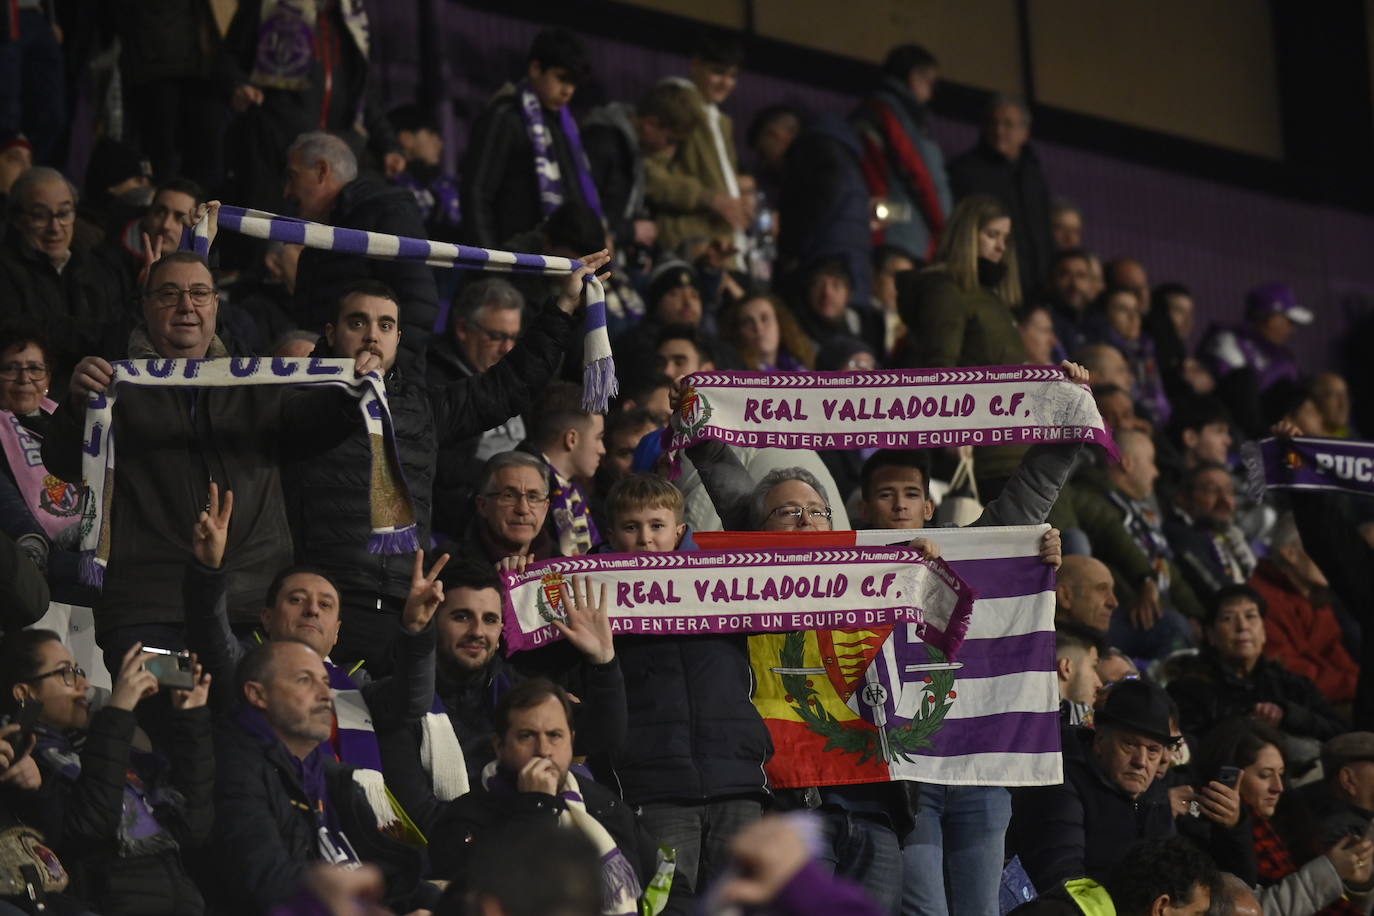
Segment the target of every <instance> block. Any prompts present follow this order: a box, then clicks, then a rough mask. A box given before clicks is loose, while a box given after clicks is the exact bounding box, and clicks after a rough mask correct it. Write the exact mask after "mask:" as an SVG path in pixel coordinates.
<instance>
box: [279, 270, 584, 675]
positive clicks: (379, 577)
mask: <svg viewBox="0 0 1374 916" xmlns="http://www.w3.org/2000/svg"><path fill="white" fill-rule="evenodd" d="M607 260H609V256H608V255H607V254H606V253H605V252H604V251H603V252H599V253H597V254H595V255H591V256H589V257H587V258H585V259H584V265H585V266H583V267H582V268H581V269H579V270H578V271H576V272H574V273H573V274H572V275H571V276H570V277H569V278H568V280H567V282H566V283H565V284H564V287H563V292H562V294H561V295H560V296H559V297H558V299H557V300H555V303H554V304H552V305H548V306H546V307H545V308H544V310H543V311H542V312H541V314H540V315H539V316H538V318H536V320H535V321H534V323H533V325H532V327H531V328H530V331H529V333H528V334H526V336H525V338H524V340H522V341H521V342H520V344H519V345H518V346H517V347H516V348H515V349H513V350H511V352H510V353H508V354H507V355H506V357H505V358H504V359H502V360H501V361H500V362H498V363H497V364H496V365H495V366H493V367H492V369H491V371H489V372H484V373H482V374H481V375H477V376H473V377H472V378H464V379H459V380H458V381H455V382H451V383H449V384H448V385H444V386H441V387H434V388H428V387H425V386H424V385H423V384H421V383H420V381H419V380H418V379H416V380H415V381H412V380H411V379H410V378H408V377H407V373H406V372H405V367H404V366H402V365H401V364H400V363H399V362H398V361H397V358H396V357H397V349H398V346H399V344H400V342H401V341H402V340H403V339H404V335H402V334H401V328H400V316H401V315H403V314H405V312H404V310H403V309H401V307H400V306H399V305H398V300H397V297H396V295H395V294H394V293H393V292H391V291H390V290H388V289H387V288H386V287H385V286H383V285H381V284H379V283H377V282H375V281H372V282H364V283H359V284H356V285H355V286H353V287H351V288H349V289H347V290H345V292H344V294H343V295H342V296H341V297H340V298H339V299H338V300H337V301H336V302H335V305H334V312H333V313H332V314H331V316H330V319H331V320H330V323H329V324H327V325H326V327H325V341H324V342H323V343H322V345H321V348H320V349H319V350H317V353H318V355H335V356H337V355H341V354H342V355H349V356H354V357H357V356H359V355H361V354H372V355H374V356H375V357H376V358H378V359H379V360H380V362H381V367H382V372H383V373H384V374H385V379H386V387H387V397H388V401H389V403H390V407H391V420H392V426H393V429H394V430H395V435H396V448H397V451H398V453H399V458H400V464H401V473H402V475H403V477H404V479H405V482H406V485H407V487H408V488H409V490H410V496H411V501H412V504H413V505H414V509H415V521H416V534H417V539H418V542H419V543H420V544H428V543H429V536H430V505H431V492H432V488H433V482H434V474H435V455H436V453H437V452H438V450H439V448H440V447H441V446H444V445H447V444H449V443H452V442H456V441H460V440H462V439H465V438H467V437H469V436H473V435H476V434H477V433H480V432H482V431H483V430H486V429H489V428H491V427H493V426H496V425H498V424H500V423H504V422H506V421H507V420H509V419H510V418H511V417H512V416H514V415H516V414H518V413H520V412H521V411H523V410H525V409H527V408H528V407H529V405H530V403H531V402H532V400H533V399H534V397H535V396H536V395H537V394H538V392H539V391H540V390H541V389H542V388H543V386H544V383H545V382H546V381H547V380H548V378H549V377H550V376H551V375H552V374H553V373H554V371H555V370H556V368H557V365H558V359H559V355H560V354H561V353H562V351H563V348H564V343H565V341H566V340H567V338H568V337H569V336H570V335H571V333H572V328H573V325H574V320H573V317H572V314H573V312H574V311H575V310H576V309H577V307H578V302H579V300H580V299H581V296H582V280H583V277H585V276H586V275H587V274H589V273H591V272H592V271H594V270H596V269H597V268H599V267H601V266H602V265H604V264H605V263H606V262H607ZM303 265H304V255H302V266H303ZM407 333H409V332H408V331H407ZM325 344H327V350H326V349H325ZM371 454H372V444H371V441H370V439H369V437H368V435H367V433H366V432H365V431H364V430H363V429H362V428H361V427H358V428H356V429H355V431H354V433H353V435H352V436H350V437H349V438H348V439H347V440H345V441H344V442H342V443H341V444H339V445H338V446H336V447H335V448H333V449H331V450H329V451H328V452H326V453H324V454H323V455H322V456H321V457H319V458H318V459H314V460H310V461H302V462H296V463H294V464H292V465H291V466H289V467H288V468H286V469H285V472H284V477H283V484H284V489H285V492H286V502H287V513H288V515H289V516H290V518H291V520H292V526H291V528H292V533H293V535H294V537H295V541H296V559H297V561H298V562H302V563H309V564H311V565H313V566H318V567H320V568H321V569H323V570H325V571H326V572H328V573H329V574H330V575H331V576H332V577H333V579H334V580H335V581H336V582H338V584H339V588H340V598H341V599H342V601H343V609H344V610H343V630H342V632H341V633H340V634H339V644H338V647H337V648H336V650H335V661H337V662H339V663H340V664H345V665H347V664H351V663H352V662H356V661H358V660H361V659H367V660H368V662H369V667H370V668H371V669H372V672H373V674H376V675H380V674H385V673H386V671H387V667H388V664H387V660H388V658H389V653H388V651H387V650H388V646H389V644H390V641H391V638H392V634H393V633H394V631H395V628H396V617H397V615H398V613H399V612H400V609H401V606H402V605H403V604H404V602H405V597H406V594H407V589H408V588H409V583H410V569H411V567H412V566H413V565H414V554H413V553H403V554H377V553H369V552H368V550H367V532H368V531H369V530H370V528H371V514H372V508H371V483H372V478H371V471H370V467H371V458H370V456H371Z"/></svg>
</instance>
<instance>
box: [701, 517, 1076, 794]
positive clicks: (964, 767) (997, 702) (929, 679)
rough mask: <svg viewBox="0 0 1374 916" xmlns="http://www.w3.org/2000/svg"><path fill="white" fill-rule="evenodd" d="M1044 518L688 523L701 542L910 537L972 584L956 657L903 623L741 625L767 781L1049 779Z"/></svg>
mask: <svg viewBox="0 0 1374 916" xmlns="http://www.w3.org/2000/svg"><path fill="white" fill-rule="evenodd" d="M1048 528H1049V526H1048V525H1025V526H1012V527H1006V528H994V527H989V528H927V529H921V530H908V531H883V530H874V531H827V532H795V531H790V532H776V531H763V532H735V531H711V532H700V533H698V534H697V535H696V537H697V539H698V543H700V544H701V546H702V547H705V548H708V549H719V548H726V549H732V550H759V549H766V548H778V549H781V548H791V549H798V548H801V547H807V548H813V549H814V548H818V547H837V546H841V545H849V546H857V547H861V548H862V547H863V546H864V545H881V544H891V543H893V542H894V541H895V542H901V543H905V542H906V541H907V540H909V539H910V538H913V537H917V536H919V537H924V538H929V539H930V540H933V541H935V542H936V543H938V544H939V545H940V551H941V556H942V558H943V560H944V561H945V562H947V563H948V564H949V567H950V568H951V569H952V570H953V571H954V572H955V573H956V574H957V575H959V576H960V577H961V578H963V579H964V580H965V581H966V582H968V584H969V587H970V588H971V589H972V590H973V591H974V592H975V593H976V595H977V600H976V601H975V602H974V604H973V612H972V615H971V617H970V622H969V626H968V632H967V634H966V635H965V638H964V641H963V644H962V645H961V646H960V648H959V654H958V658H957V660H956V659H952V658H951V657H950V655H949V653H948V652H946V651H944V649H943V648H942V647H941V646H940V645H939V644H938V643H935V642H933V641H932V640H931V639H930V638H929V636H928V634H923V633H920V632H918V630H917V628H916V627H914V626H912V625H911V624H910V623H898V624H897V625H895V626H879V625H866V624H865V625H861V626H858V627H851V628H847V629H844V630H835V631H830V632H826V631H815V632H804V633H786V634H773V633H767V634H762V635H757V636H751V637H749V660H750V665H751V666H752V668H753V671H754V683H755V684H756V685H757V686H756V687H755V690H754V697H753V700H754V706H755V708H756V709H758V711H759V715H760V716H762V717H763V721H764V724H766V725H767V726H768V731H769V734H770V735H771V736H772V738H773V748H774V752H773V756H772V758H771V759H770V760H769V761H768V765H767V770H768V782H769V784H770V785H771V786H773V787H774V788H775V789H776V788H802V787H806V786H830V785H851V784H858V783H871V782H888V781H892V780H917V781H921V782H932V783H938V784H940V785H953V786H1045V785H1057V784H1058V783H1060V782H1062V781H1063V759H1062V757H1061V756H1060V746H1059V687H1058V683H1057V679H1056V678H1057V676H1056V674H1055V665H1054V570H1053V568H1051V567H1050V566H1048V565H1046V564H1045V562H1044V561H1042V560H1041V559H1040V555H1039V554H1040V539H1041V538H1042V537H1043V536H1044V533H1045V531H1046V530H1048Z"/></svg>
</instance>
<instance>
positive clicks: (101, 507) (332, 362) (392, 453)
mask: <svg viewBox="0 0 1374 916" xmlns="http://www.w3.org/2000/svg"><path fill="white" fill-rule="evenodd" d="M111 365H112V366H113V367H114V378H113V380H112V381H111V382H110V386H109V387H108V388H107V389H106V390H105V392H104V393H103V394H94V393H93V394H91V396H90V398H89V399H88V401H87V404H86V435H85V441H84V444H83V450H82V455H81V476H82V480H81V483H82V486H83V487H84V488H85V494H86V495H85V500H86V501H85V505H84V508H83V510H82V513H81V577H82V581H83V582H85V583H86V584H88V585H94V586H97V587H99V586H100V585H102V584H103V583H104V580H105V567H106V565H107V564H108V563H109V559H110V514H111V512H113V511H116V509H117V507H115V506H114V505H113V501H114V491H115V487H114V472H115V433H116V432H117V430H116V427H115V403H116V401H117V399H118V396H119V390H120V386H122V385H132V386H135V387H139V388H176V389H182V390H187V389H197V388H233V387H239V386H243V385H333V386H338V387H343V388H346V389H348V390H349V391H350V392H352V393H353V394H355V395H356V396H357V397H358V398H359V401H358V406H359V409H360V410H361V411H362V416H363V423H364V425H365V426H366V428H367V434H368V440H369V442H370V443H371V446H372V491H371V498H372V534H371V536H370V538H369V540H368V545H367V546H368V550H370V551H371V552H373V553H409V552H411V551H414V550H416V549H417V548H418V546H419V544H418V541H417V534H416V528H415V509H414V507H413V506H412V505H411V501H410V493H409V491H408V490H407V489H406V485H405V480H404V479H403V478H402V476H401V465H400V462H399V460H398V459H397V455H396V435H395V431H394V430H393V429H392V425H391V411H390V410H389V409H388V407H387V397H386V385H385V384H383V382H382V379H381V377H380V376H378V375H377V374H376V373H372V374H369V375H365V376H363V377H362V378H355V377H354V375H353V360H351V359H329V358H319V357H301V358H277V357H273V358H267V357H257V356H253V357H244V358H238V357H235V358H230V359H141V360H121V361H118V362H115V363H112V364H111Z"/></svg>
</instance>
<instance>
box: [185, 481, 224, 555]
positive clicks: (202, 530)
mask: <svg viewBox="0 0 1374 916" xmlns="http://www.w3.org/2000/svg"><path fill="white" fill-rule="evenodd" d="M233 514H234V491H232V490H225V491H224V500H223V501H222V502H221V500H220V498H219V484H217V483H215V482H213V481H211V483H210V495H209V496H208V497H207V498H206V500H205V508H204V509H202V510H201V513H200V518H199V519H197V520H196V528H195V531H194V532H192V534H191V552H192V553H193V554H195V557H196V559H197V560H199V561H200V564H201V565H202V566H208V567H210V568H211V569H219V568H220V566H221V565H222V564H223V563H224V545H225V544H227V543H229V518H230V516H232V515H233Z"/></svg>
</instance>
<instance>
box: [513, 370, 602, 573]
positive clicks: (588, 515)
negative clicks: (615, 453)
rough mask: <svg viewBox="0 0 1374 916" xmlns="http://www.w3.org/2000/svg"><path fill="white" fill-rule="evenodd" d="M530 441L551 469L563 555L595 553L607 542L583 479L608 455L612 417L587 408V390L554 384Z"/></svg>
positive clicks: (555, 526)
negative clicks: (608, 418) (607, 437)
mask: <svg viewBox="0 0 1374 916" xmlns="http://www.w3.org/2000/svg"><path fill="white" fill-rule="evenodd" d="M532 426H533V428H532V429H531V431H530V438H529V442H530V445H532V446H533V447H534V448H533V450H534V452H535V454H537V455H539V456H540V457H541V458H543V459H544V463H545V464H547V465H548V467H549V517H550V519H551V521H552V525H553V532H552V533H553V535H554V536H555V537H556V538H557V540H558V552H559V555H560V556H564V557H575V556H579V555H581V554H584V553H589V552H590V551H591V549H592V547H594V546H595V545H596V543H597V542H598V541H600V540H601V537H600V535H599V534H598V533H597V527H596V522H595V521H594V520H593V519H592V512H591V506H590V505H589V503H588V501H587V492H586V490H584V489H583V486H582V483H581V481H584V480H587V481H589V480H591V479H592V477H593V475H595V474H596V469H597V467H598V466H599V465H600V464H601V459H602V457H603V456H604V455H605V454H606V444H605V433H606V417H605V416H604V415H603V414H599V413H592V412H591V411H589V410H585V409H583V407H582V388H581V387H580V386H578V385H574V384H572V383H571V382H559V383H557V384H554V385H550V386H549V387H548V389H547V390H546V391H545V393H544V398H543V401H542V403H541V404H540V406H539V408H538V413H537V414H536V415H535V418H534V422H533V424H532Z"/></svg>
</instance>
